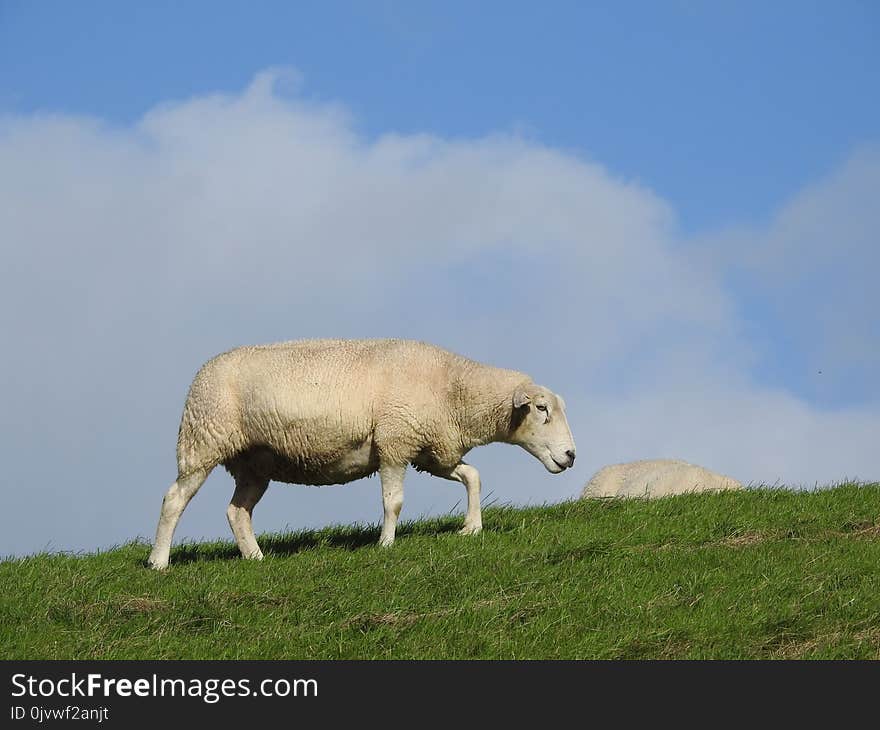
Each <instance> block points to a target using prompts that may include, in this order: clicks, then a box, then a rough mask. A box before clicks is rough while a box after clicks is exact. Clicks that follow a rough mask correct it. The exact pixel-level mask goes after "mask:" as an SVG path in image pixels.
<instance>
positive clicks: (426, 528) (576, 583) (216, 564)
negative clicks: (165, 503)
mask: <svg viewBox="0 0 880 730" xmlns="http://www.w3.org/2000/svg"><path fill="white" fill-rule="evenodd" d="M460 522H461V519H460V518H443V519H439V520H438V519H433V520H426V521H420V522H416V523H409V524H405V525H403V527H402V529H401V530H400V532H399V539H398V541H397V543H396V544H395V546H394V547H393V548H392V549H390V550H382V549H379V548H377V547H375V546H374V544H373V543H374V542H375V540H376V539H377V537H378V530H377V528H376V527H363V526H355V527H334V528H330V529H326V530H320V531H314V532H299V533H291V534H283V535H263V536H262V539H261V544H262V546H263V551H264V552H265V553H266V559H265V560H264V561H263V562H262V563H254V562H245V561H243V560H240V559H238V557H237V552H236V550H235V548H234V547H233V545H232V544H230V543H225V542H220V543H210V544H189V545H183V546H180V547H178V548H176V549H175V550H174V551H173V552H172V565H171V569H170V570H169V571H168V572H166V573H164V574H163V573H156V572H153V571H150V570H147V569H145V568H144V561H145V559H146V557H147V553H148V552H149V548H148V546H147V545H145V544H143V543H133V544H130V545H126V546H123V547H121V548H118V549H114V550H110V551H107V552H102V553H98V554H93V555H85V556H67V555H37V556H33V557H28V558H24V559H17V560H7V561H3V562H2V563H0V585H2V586H3V590H2V592H0V656H2V658H5V659H12V658H16V659H37V658H115V659H121V658H152V659H160V658H218V659H219V658H279V659H281V658H283V659H302V658H397V659H403V658H456V659H458V658H516V659H525V658H608V659H610V658H797V657H805V658H806V657H815V658H819V657H823V658H831V657H836V658H854V657H860V658H874V659H877V658H880V484H870V485H861V486H860V485H855V484H846V485H841V486H838V487H835V488H830V489H822V490H818V491H815V492H808V493H803V492H801V493H796V492H789V491H785V490H777V489H759V490H749V491H746V492H740V493H722V494H703V495H684V496H679V497H672V498H667V499H662V500H657V501H653V502H648V501H640V500H636V501H588V502H566V503H563V504H558V505H552V506H547V507H540V508H530V509H513V508H508V507H502V508H491V509H488V510H486V511H485V514H484V522H485V526H486V530H485V531H484V532H483V534H482V535H480V536H477V537H471V538H465V537H460V536H458V535H456V534H455V530H456V529H457V528H458V527H459V526H460Z"/></svg>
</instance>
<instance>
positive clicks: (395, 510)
mask: <svg viewBox="0 0 880 730" xmlns="http://www.w3.org/2000/svg"><path fill="white" fill-rule="evenodd" d="M405 473H406V466H391V465H383V466H380V467H379V478H380V479H381V480H382V507H383V509H384V512H385V518H384V521H383V522H382V534H381V535H379V544H380V545H381V546H382V547H388V546H390V545H393V544H394V533H395V532H396V531H397V518H398V517H399V516H400V508H401V507H403V476H404V474H405Z"/></svg>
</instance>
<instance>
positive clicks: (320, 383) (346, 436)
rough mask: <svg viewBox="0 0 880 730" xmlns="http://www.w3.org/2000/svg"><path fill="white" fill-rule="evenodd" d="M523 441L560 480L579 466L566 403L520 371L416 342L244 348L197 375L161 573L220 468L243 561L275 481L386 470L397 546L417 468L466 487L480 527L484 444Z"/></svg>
mask: <svg viewBox="0 0 880 730" xmlns="http://www.w3.org/2000/svg"><path fill="white" fill-rule="evenodd" d="M492 442H505V443H511V444H516V445H518V446H521V447H522V448H524V449H525V450H526V451H528V452H529V453H530V454H532V455H533V456H534V457H536V458H537V459H538V460H539V461H540V462H541V463H542V464H543V465H544V466H545V467H546V469H547V470H548V471H550V472H551V473H554V474H558V473H559V472H561V471H563V470H565V469H567V468H568V467H570V466H571V465H572V464H573V463H574V459H575V445H574V441H573V440H572V435H571V431H570V429H569V427H568V422H567V420H566V417H565V404H564V402H563V400H562V398H560V397H559V396H557V395H555V394H553V393H552V392H550V391H549V390H547V389H546V388H543V387H541V386H538V385H535V384H534V383H533V382H532V381H531V379H530V378H529V377H528V376H527V375H524V374H523V373H520V372H516V371H513V370H502V369H500V368H494V367H490V366H487V365H482V364H480V363H477V362H474V361H472V360H468V359H466V358H464V357H461V356H459V355H455V354H453V353H451V352H448V351H446V350H443V349H441V348H439V347H435V346H433V345H429V344H426V343H422V342H414V341H409V340H300V341H294V342H283V343H278V344H274V345H264V346H259V347H241V348H238V349H235V350H231V351H229V352H226V353H224V354H222V355H219V356H217V357H215V358H214V359H212V360H209V361H208V362H207V363H206V364H205V365H203V366H202V368H201V370H199V372H198V373H197V374H196V376H195V379H194V380H193V382H192V385H191V386H190V390H189V394H188V396H187V399H186V403H185V405H184V408H183V416H182V419H181V423H180V431H179V434H178V440H177V470H178V473H177V481H175V482H174V484H172V485H171V488H170V489H169V490H168V492H167V494H166V495H165V499H164V501H163V502H162V512H161V516H160V518H159V526H158V528H157V530H156V541H155V543H154V545H153V550H152V553H151V554H150V559H149V563H150V566H151V567H153V568H157V569H162V568H165V567H167V565H168V557H169V553H170V550H171V540H172V537H173V535H174V529H175V527H176V526H177V522H178V520H179V519H180V515H181V514H182V513H183V510H184V509H185V508H186V506H187V504H188V503H189V501H190V499H192V497H193V495H194V494H195V493H196V492H197V491H198V489H199V487H200V486H201V485H202V483H203V482H204V481H205V479H206V478H207V477H208V474H209V473H210V472H211V470H212V469H213V468H214V467H215V466H217V465H218V464H223V466H224V467H226V469H227V470H228V471H229V473H230V474H231V475H232V477H233V479H234V480H235V492H234V494H233V497H232V502H231V503H230V505H229V508H228V510H227V516H228V518H229V524H230V527H231V528H232V532H233V534H234V535H235V540H236V542H237V543H238V547H239V549H240V550H241V554H242V555H243V556H244V557H245V558H255V559H260V558H262V557H263V554H262V552H261V551H260V547H259V546H258V545H257V541H256V538H255V537H254V531H253V526H252V524H251V515H252V512H253V509H254V506H255V505H256V504H257V502H259V500H260V498H261V497H262V496H263V493H264V492H265V491H266V487H267V486H268V484H269V481H270V480H275V481H279V482H287V483H295V484H312V485H322V484H344V483H346V482H350V481H353V480H355V479H360V478H361V477H365V476H369V475H371V474H374V473H376V472H378V473H379V476H380V479H381V486H382V505H383V508H384V521H383V524H382V532H381V536H380V538H379V542H380V544H381V545H385V546H387V545H391V544H392V543H393V542H394V534H395V530H396V526H397V518H398V515H399V514H400V509H401V506H402V504H403V479H404V472H405V471H406V467H407V466H408V465H409V464H412V465H413V466H414V467H415V468H416V469H418V470H420V471H426V472H429V473H430V474H433V475H435V476H438V477H442V478H444V479H450V480H453V481H458V482H461V483H462V484H463V485H464V486H465V489H466V490H467V513H466V516H465V521H464V528H463V529H462V530H461V532H462V533H463V534H474V533H477V532H479V531H480V530H481V529H482V516H481V513H480V475H479V473H478V472H477V470H476V469H475V468H474V467H472V466H470V465H469V464H466V463H464V462H463V461H462V457H463V456H464V455H465V454H466V453H467V452H468V451H470V450H471V449H472V448H474V447H475V446H482V445H484V444H488V443H492Z"/></svg>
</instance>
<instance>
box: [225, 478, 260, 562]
mask: <svg viewBox="0 0 880 730" xmlns="http://www.w3.org/2000/svg"><path fill="white" fill-rule="evenodd" d="M268 486H269V480H268V479H259V478H256V477H249V476H239V477H236V479H235V493H234V494H233V495H232V501H231V502H230V503H229V507H227V508H226V517H227V518H228V519H229V526H230V527H231V528H232V534H233V535H235V542H236V543H238V549H239V550H240V551H241V556H242V557H243V558H247V559H249V560H262V559H263V551H262V550H260V546H259V545H258V544H257V538H256V536H255V535H254V526H253V522H252V517H253V512H254V507H255V506H256V505H257V502H259V501H260V499H261V498H262V496H263V495H264V494H265V493H266V487H268Z"/></svg>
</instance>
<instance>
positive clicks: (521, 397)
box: [513, 388, 532, 408]
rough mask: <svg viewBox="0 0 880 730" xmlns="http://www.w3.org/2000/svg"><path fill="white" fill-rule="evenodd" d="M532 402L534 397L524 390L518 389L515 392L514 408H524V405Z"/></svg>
mask: <svg viewBox="0 0 880 730" xmlns="http://www.w3.org/2000/svg"><path fill="white" fill-rule="evenodd" d="M531 402H532V396H530V395H529V394H528V393H526V391H525V390H523V389H522V388H518V389H517V390H515V391H514V392H513V407H514V408H522V407H523V406H524V405H526V404H528V403H531Z"/></svg>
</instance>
